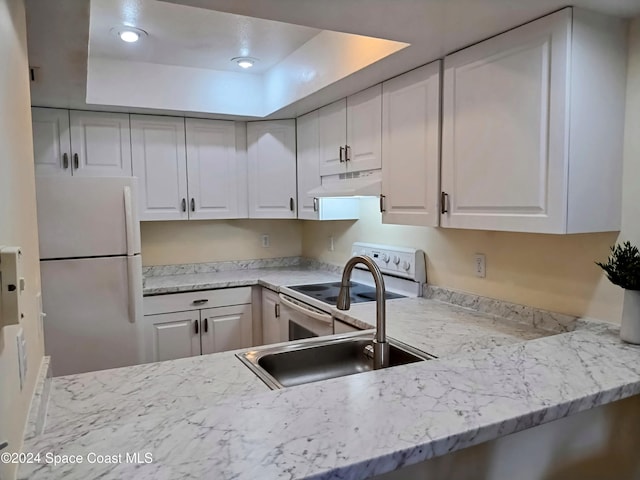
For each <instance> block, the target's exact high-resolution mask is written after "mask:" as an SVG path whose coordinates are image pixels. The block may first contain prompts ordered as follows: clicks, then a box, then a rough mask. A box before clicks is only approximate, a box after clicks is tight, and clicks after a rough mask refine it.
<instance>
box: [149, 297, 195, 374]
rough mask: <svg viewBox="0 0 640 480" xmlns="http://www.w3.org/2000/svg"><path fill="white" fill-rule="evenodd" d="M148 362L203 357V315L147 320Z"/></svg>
mask: <svg viewBox="0 0 640 480" xmlns="http://www.w3.org/2000/svg"><path fill="white" fill-rule="evenodd" d="M144 322H145V326H144V330H145V338H144V349H145V361H147V362H159V361H162V360H174V359H176V358H184V357H192V356H194V355H200V312H199V310H195V311H190V312H177V313H163V314H160V315H146V316H145V317H144Z"/></svg>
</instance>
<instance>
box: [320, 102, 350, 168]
mask: <svg viewBox="0 0 640 480" xmlns="http://www.w3.org/2000/svg"><path fill="white" fill-rule="evenodd" d="M318 141H319V145H320V175H322V176H325V175H336V174H338V173H344V171H345V166H344V162H345V160H344V158H345V156H344V155H345V151H344V149H345V146H346V144H347V99H346V98H343V99H342V100H338V101H337V102H334V103H332V104H330V105H327V106H325V107H322V108H321V109H320V110H319V111H318Z"/></svg>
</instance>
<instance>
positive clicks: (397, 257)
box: [393, 255, 400, 265]
mask: <svg viewBox="0 0 640 480" xmlns="http://www.w3.org/2000/svg"><path fill="white" fill-rule="evenodd" d="M393 263H395V264H396V265H399V264H400V257H399V256H398V255H394V256H393Z"/></svg>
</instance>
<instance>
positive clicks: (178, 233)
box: [140, 219, 302, 265]
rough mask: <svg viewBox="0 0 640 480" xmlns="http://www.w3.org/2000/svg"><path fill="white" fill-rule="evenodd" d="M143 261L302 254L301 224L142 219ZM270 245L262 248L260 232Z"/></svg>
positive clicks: (162, 262)
mask: <svg viewBox="0 0 640 480" xmlns="http://www.w3.org/2000/svg"><path fill="white" fill-rule="evenodd" d="M140 233H141V237H142V263H143V264H144V265H174V264H179V263H202V262H219V261H226V260H251V259H255V258H277V257H290V256H297V255H301V254H302V223H301V222H298V221H296V220H248V219H247V220H211V221H206V220H198V221H183V222H180V221H176V222H142V224H141V228H140ZM264 233H266V234H268V235H269V237H270V241H271V246H270V247H268V248H263V247H262V245H261V236H262V234H264Z"/></svg>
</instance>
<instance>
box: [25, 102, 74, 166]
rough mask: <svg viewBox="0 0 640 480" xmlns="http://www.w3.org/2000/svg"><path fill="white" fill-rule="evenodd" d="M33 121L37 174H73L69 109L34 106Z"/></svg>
mask: <svg viewBox="0 0 640 480" xmlns="http://www.w3.org/2000/svg"><path fill="white" fill-rule="evenodd" d="M31 121H32V126H33V158H34V161H35V172H36V175H71V163H70V162H71V137H70V136H69V111H68V110H60V109H57V108H32V109H31Z"/></svg>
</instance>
